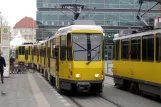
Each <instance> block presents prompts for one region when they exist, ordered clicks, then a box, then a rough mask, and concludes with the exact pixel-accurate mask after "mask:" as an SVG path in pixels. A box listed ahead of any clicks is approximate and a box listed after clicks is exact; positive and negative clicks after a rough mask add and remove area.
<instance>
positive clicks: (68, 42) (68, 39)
mask: <svg viewBox="0 0 161 107" xmlns="http://www.w3.org/2000/svg"><path fill="white" fill-rule="evenodd" d="M67 44H68V47H67V59H68V61H71V60H72V40H71V33H68V34H67Z"/></svg>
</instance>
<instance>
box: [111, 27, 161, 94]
mask: <svg viewBox="0 0 161 107" xmlns="http://www.w3.org/2000/svg"><path fill="white" fill-rule="evenodd" d="M114 48H115V49H114V60H113V75H114V82H115V84H116V85H120V86H123V87H124V88H126V89H128V90H130V91H131V92H137V93H141V94H142V93H143V92H146V93H149V94H153V95H156V96H158V97H160V96H161V29H154V30H148V31H145V32H141V33H136V34H131V35H127V36H122V37H117V38H115V39H114Z"/></svg>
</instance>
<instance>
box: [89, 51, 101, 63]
mask: <svg viewBox="0 0 161 107" xmlns="http://www.w3.org/2000/svg"><path fill="white" fill-rule="evenodd" d="M99 53H100V51H98V52H97V53H96V54H95V55H94V56H93V57H92V58H91V60H89V61H88V62H87V63H86V65H88V64H90V63H91V62H92V61H93V59H94V58H95V57H96V56H97V55H99Z"/></svg>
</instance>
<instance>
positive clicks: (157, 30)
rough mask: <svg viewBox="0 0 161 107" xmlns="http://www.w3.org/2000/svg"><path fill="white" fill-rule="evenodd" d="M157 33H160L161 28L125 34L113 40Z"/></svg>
mask: <svg viewBox="0 0 161 107" xmlns="http://www.w3.org/2000/svg"><path fill="white" fill-rule="evenodd" d="M157 33H161V29H156V30H149V31H146V32H141V33H136V34H131V35H127V36H121V37H116V38H114V39H113V40H114V41H115V40H122V39H128V38H134V37H142V36H146V35H151V34H157Z"/></svg>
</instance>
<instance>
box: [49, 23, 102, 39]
mask: <svg viewBox="0 0 161 107" xmlns="http://www.w3.org/2000/svg"><path fill="white" fill-rule="evenodd" d="M73 30H97V31H100V32H102V33H103V28H102V27H101V26H98V25H70V26H66V27H62V28H60V29H58V31H57V32H56V33H55V35H54V36H53V37H51V38H49V40H50V39H52V38H54V37H56V36H59V35H64V34H67V33H70V32H72V31H73Z"/></svg>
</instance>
